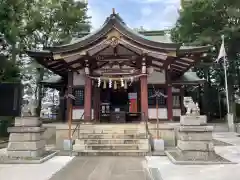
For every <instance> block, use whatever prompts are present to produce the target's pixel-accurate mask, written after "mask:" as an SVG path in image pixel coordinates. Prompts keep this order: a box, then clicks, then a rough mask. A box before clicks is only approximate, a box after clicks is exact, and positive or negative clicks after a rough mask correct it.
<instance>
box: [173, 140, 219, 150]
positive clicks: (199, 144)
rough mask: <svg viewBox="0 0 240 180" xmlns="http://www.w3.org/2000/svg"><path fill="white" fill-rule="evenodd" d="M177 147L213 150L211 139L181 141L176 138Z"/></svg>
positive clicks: (181, 148)
mask: <svg viewBox="0 0 240 180" xmlns="http://www.w3.org/2000/svg"><path fill="white" fill-rule="evenodd" d="M177 147H178V148H179V149H180V150H182V151H213V150H214V145H213V143H212V142H211V141H182V140H178V142H177Z"/></svg>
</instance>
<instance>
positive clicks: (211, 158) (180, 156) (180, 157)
mask: <svg viewBox="0 0 240 180" xmlns="http://www.w3.org/2000/svg"><path fill="white" fill-rule="evenodd" d="M169 154H171V155H172V156H173V157H174V159H175V160H177V161H204V162H219V163H221V162H231V161H229V160H227V159H225V158H223V157H221V156H219V155H218V154H216V153H215V152H209V153H208V156H205V157H202V156H187V155H186V154H184V153H180V152H175V151H172V152H169Z"/></svg>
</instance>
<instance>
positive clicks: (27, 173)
mask: <svg viewBox="0 0 240 180" xmlns="http://www.w3.org/2000/svg"><path fill="white" fill-rule="evenodd" d="M72 159H73V157H68V156H56V157H54V158H52V159H50V160H48V161H47V162H44V163H42V164H0V179H1V180H5V179H6V180H49V179H50V178H51V177H52V175H53V174H55V173H56V172H58V171H59V170H60V169H62V168H63V167H64V166H66V165H67V163H69V162H70V161H71V160H72Z"/></svg>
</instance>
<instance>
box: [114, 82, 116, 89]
mask: <svg viewBox="0 0 240 180" xmlns="http://www.w3.org/2000/svg"><path fill="white" fill-rule="evenodd" d="M114 89H117V81H114Z"/></svg>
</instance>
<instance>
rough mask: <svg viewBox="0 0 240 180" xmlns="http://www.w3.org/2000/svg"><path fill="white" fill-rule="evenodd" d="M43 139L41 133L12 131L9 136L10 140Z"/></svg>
mask: <svg viewBox="0 0 240 180" xmlns="http://www.w3.org/2000/svg"><path fill="white" fill-rule="evenodd" d="M41 139H42V137H41V133H11V134H10V136H9V141H10V142H24V141H39V140H41Z"/></svg>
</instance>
